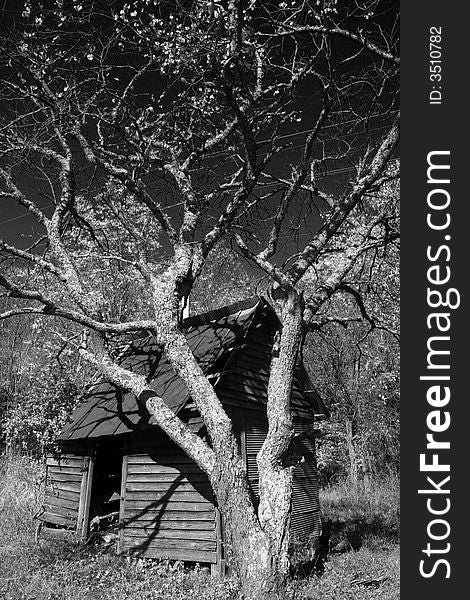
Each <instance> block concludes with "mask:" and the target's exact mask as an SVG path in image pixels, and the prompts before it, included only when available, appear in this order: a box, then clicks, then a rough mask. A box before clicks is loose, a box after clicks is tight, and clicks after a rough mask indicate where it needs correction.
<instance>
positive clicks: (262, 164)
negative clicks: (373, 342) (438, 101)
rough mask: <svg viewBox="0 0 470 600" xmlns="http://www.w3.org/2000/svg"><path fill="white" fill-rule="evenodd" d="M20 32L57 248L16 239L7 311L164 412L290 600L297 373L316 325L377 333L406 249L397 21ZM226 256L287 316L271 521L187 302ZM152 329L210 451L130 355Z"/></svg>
mask: <svg viewBox="0 0 470 600" xmlns="http://www.w3.org/2000/svg"><path fill="white" fill-rule="evenodd" d="M6 23H7V29H6V30H5V31H4V32H3V35H2V46H3V52H2V64H1V72H2V79H3V88H2V89H3V92H2V94H3V96H2V98H1V99H0V103H1V107H2V116H1V122H0V153H1V156H2V167H1V169H0V180H1V191H0V198H1V199H2V201H3V202H10V203H11V202H14V203H17V204H18V205H19V206H20V207H22V208H23V209H26V210H27V211H28V212H29V215H30V217H31V218H32V219H34V220H35V221H36V231H37V234H38V235H37V239H34V240H33V241H32V244H31V245H29V246H28V247H26V246H25V245H24V244H22V243H21V241H19V240H18V239H17V238H16V237H15V236H14V235H13V236H12V235H9V236H8V237H7V238H5V239H4V240H3V241H1V242H0V251H1V253H2V257H3V263H2V270H1V272H0V285H1V286H2V287H3V288H4V290H5V291H6V293H7V295H9V296H10V297H13V298H17V299H19V300H21V303H19V304H18V305H16V306H14V307H6V309H5V310H4V311H3V313H2V315H1V317H2V319H7V318H13V317H17V316H19V315H23V316H24V315H38V314H39V315H42V316H47V317H49V318H51V317H59V318H61V319H65V320H67V321H69V322H71V323H73V324H74V325H73V327H74V328H77V329H73V330H72V335H70V336H69V337H68V340H69V342H70V343H71V344H73V345H74V346H75V348H76V349H77V351H78V352H79V353H80V355H81V356H82V358H83V359H84V360H86V361H87V362H88V364H89V365H90V368H91V369H95V370H97V371H99V372H100V373H101V375H102V376H104V377H106V378H107V379H109V380H110V381H112V382H114V383H115V384H116V385H119V386H121V387H123V388H125V389H127V390H130V391H132V392H133V393H134V394H136V395H137V396H140V397H141V398H142V400H145V401H146V403H147V407H148V409H149V411H150V412H151V413H152V414H153V415H154V417H155V419H156V422H157V423H158V425H159V426H160V427H161V428H162V429H164V431H166V433H168V435H169V436H170V437H171V438H172V439H173V440H174V441H175V442H176V443H177V444H179V445H180V447H181V448H182V449H183V450H184V451H185V452H187V453H188V454H189V455H190V456H191V457H192V458H193V459H194V460H195V461H196V462H197V463H198V464H199V466H200V467H201V468H202V469H203V470H204V471H205V472H206V473H207V474H208V476H209V479H210V481H211V484H212V486H213V488H214V492H215V494H216V496H217V500H218V503H219V506H220V508H221V511H222V513H223V515H224V520H225V525H226V530H227V531H228V532H230V533H231V535H232V540H231V541H232V550H233V564H234V566H235V568H236V569H237V571H238V573H239V574H240V577H241V578H242V581H243V585H244V592H245V595H246V597H247V598H249V597H253V598H255V597H256V598H262V597H273V596H275V595H276V594H281V595H282V589H283V586H284V583H285V579H286V576H287V574H288V568H289V560H288V552H287V549H288V543H289V539H288V523H289V513H290V498H291V483H292V466H287V464H288V463H289V461H286V460H285V459H286V456H287V455H288V454H289V451H290V443H291V440H292V436H293V432H292V421H291V416H290V410H289V399H290V390H291V382H292V373H293V369H294V365H295V362H296V360H297V357H298V355H299V352H300V351H301V349H302V345H303V341H304V338H305V333H306V332H307V331H308V330H314V331H318V330H322V329H323V328H324V327H329V325H330V324H332V323H340V324H341V323H342V324H345V322H349V321H350V320H351V319H353V320H355V319H357V318H359V317H361V318H362V319H365V321H366V323H367V324H368V325H367V326H368V327H369V328H370V327H373V329H378V327H377V326H378V324H379V321H378V319H377V316H371V314H370V313H369V310H370V309H369V308H368V307H367V305H366V303H365V301H364V295H366V296H367V295H369V297H370V298H371V299H372V297H373V294H372V291H373V290H374V287H373V286H372V285H370V286H369V287H368V285H369V284H367V280H368V279H370V277H371V274H373V273H374V272H376V268H377V261H378V260H379V259H380V260H383V259H384V257H385V254H384V253H385V248H386V247H388V246H390V245H391V244H393V243H394V242H395V241H396V239H397V236H398V233H397V219H396V198H395V197H394V196H393V195H390V194H387V193H383V190H384V186H387V185H388V184H390V182H391V181H393V180H394V179H395V178H396V176H397V168H396V164H395V163H393V158H394V156H395V152H396V148H397V143H398V114H397V106H396V104H397V99H396V94H397V86H398V65H399V59H398V58H397V56H396V49H397V40H396V26H397V7H396V5H395V4H394V3H392V2H387V1H384V2H379V1H367V2H365V3H364V4H358V3H355V2H337V1H335V0H331V1H325V2H308V1H307V2H306V1H301V2H291V3H281V4H279V5H278V4H277V3H270V2H263V1H260V2H256V1H254V2H245V1H242V0H238V1H237V0H229V1H228V2H216V1H209V2H206V1H194V2H189V1H188V2H180V3H173V2H172V3H166V2H151V1H150V0H142V1H140V2H132V3H126V2H121V1H118V0H117V1H115V2H111V3H110V2H104V1H103V2H100V1H98V2H96V1H95V2H80V1H77V0H70V1H65V0H64V1H58V0H57V1H53V0H49V1H44V2H42V3H41V4H37V5H36V4H34V6H33V5H32V4H29V3H25V9H24V11H23V13H22V15H18V14H17V13H13V14H10V15H8V19H7V21H6ZM328 175H329V177H328ZM331 175H334V176H335V177H334V179H333V178H332V177H331ZM227 244H231V246H232V247H233V248H236V249H237V251H238V252H239V253H240V254H241V255H242V256H243V257H244V258H245V259H246V260H247V261H248V262H249V263H250V264H251V265H252V267H250V269H251V272H253V273H257V272H258V273H259V271H260V270H261V271H262V272H263V273H264V274H265V280H264V281H265V283H264V289H265V291H266V294H267V296H268V297H269V299H270V301H271V303H272V305H273V307H274V308H275V310H276V311H277V313H278V315H279V318H280V321H281V323H282V327H281V329H280V331H279V336H278V342H277V348H276V352H274V353H273V358H272V364H271V376H270V382H269V390H268V419H269V432H268V436H267V438H266V441H265V443H264V445H263V447H262V449H261V451H260V453H259V455H258V467H259V474H260V503H259V507H258V509H257V510H255V508H254V506H253V504H252V502H251V500H250V497H249V494H248V490H247V485H246V470H245V465H244V464H243V461H242V459H241V456H240V452H239V450H238V446H237V443H236V440H235V438H234V436H233V433H232V427H231V423H230V420H229V419H228V417H227V415H226V413H225V411H224V409H223V407H222V405H221V403H220V402H219V400H218V398H217V397H216V395H215V393H214V390H213V388H212V386H211V385H210V382H209V381H208V380H207V379H206V378H205V377H204V375H203V373H202V371H201V370H200V369H199V367H198V365H197V363H196V361H195V360H194V357H193V356H192V354H191V352H190V350H189V348H188V346H187V343H186V340H185V338H184V335H183V334H182V332H181V329H180V321H181V301H182V299H184V298H186V297H188V295H189V294H190V293H191V290H192V288H193V286H194V285H195V283H196V282H197V283H198V285H201V286H202V284H203V278H204V275H203V273H204V268H205V264H206V262H207V261H208V260H216V259H214V258H211V257H213V256H217V255H218V254H220V252H221V249H222V248H227ZM18 265H19V266H20V267H21V269H18ZM24 272H26V275H27V276H26V277H24V276H23V273H24ZM251 272H249V277H251ZM257 276H258V275H255V277H257ZM357 276H358V277H359V282H356V280H355V278H356V277H357ZM364 282H365V283H364ZM353 283H356V284H357V285H352V284H353ZM116 291H118V293H115V292H116ZM123 298H124V299H125V301H123ZM201 302H202V300H201ZM351 303H352V304H351ZM352 306H354V311H355V312H354V313H353V312H352V310H353V309H352V308H350V307H352ZM142 330H146V331H151V332H153V333H154V334H155V335H156V336H157V337H158V340H159V342H160V344H161V345H162V348H163V351H164V352H165V354H166V356H167V358H168V360H169V361H170V362H171V364H172V366H173V368H174V370H175V371H176V372H177V373H178V375H179V376H180V377H181V378H182V379H183V381H184V382H185V384H186V385H187V387H188V389H189V391H190V393H191V395H192V397H193V399H194V401H195V403H196V405H197V407H198V409H199V411H200V413H201V415H202V417H203V419H204V422H205V424H206V428H207V431H208V433H209V436H210V440H211V445H210V446H209V445H208V444H207V443H206V442H204V441H203V440H201V439H200V438H198V437H197V436H195V435H194V434H192V433H191V431H189V429H188V428H186V427H185V425H184V424H183V423H182V422H181V421H180V420H179V419H178V418H177V417H175V415H173V413H172V412H171V411H170V410H169V409H168V408H167V407H166V405H165V403H164V402H163V401H162V399H161V398H158V397H156V396H155V393H154V392H153V391H152V390H151V389H150V388H149V386H148V383H147V381H146V380H145V379H144V378H143V377H141V376H137V375H136V374H133V373H131V372H129V371H126V370H125V369H123V368H122V367H120V366H119V365H118V364H117V363H116V362H115V361H114V360H113V344H115V343H116V341H119V340H120V339H122V336H125V335H127V334H130V333H135V332H137V333H138V332H139V331H142ZM77 333H79V334H80V335H78V336H77ZM369 372H371V373H372V372H373V369H372V367H370V368H369ZM353 379H354V378H353ZM358 385H359V380H358V379H357V377H356V381H355V382H354V385H353V386H350V385H349V384H348V387H349V388H351V390H352V389H353V388H354V386H355V387H356V388H357V387H358ZM345 389H346V388H345Z"/></svg>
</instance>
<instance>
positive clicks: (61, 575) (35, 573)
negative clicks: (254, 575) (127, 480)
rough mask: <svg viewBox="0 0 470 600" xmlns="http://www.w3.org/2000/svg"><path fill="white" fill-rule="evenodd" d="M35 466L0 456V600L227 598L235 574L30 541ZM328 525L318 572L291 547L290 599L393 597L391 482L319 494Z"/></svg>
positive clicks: (37, 488) (37, 494) (38, 490)
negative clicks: (218, 576)
mask: <svg viewBox="0 0 470 600" xmlns="http://www.w3.org/2000/svg"><path fill="white" fill-rule="evenodd" d="M42 486H43V470H42V467H41V466H40V465H39V464H37V463H36V462H34V461H32V460H29V459H27V458H16V459H14V460H6V459H2V458H0V598H1V599H2V600H95V599H96V600H98V599H99V600H183V599H188V600H191V599H193V598H194V599H195V600H196V599H197V600H230V599H233V600H235V598H236V597H237V588H238V586H237V581H236V580H235V579H234V578H225V579H223V580H216V579H214V578H212V577H211V576H210V575H209V573H208V571H207V569H204V568H197V567H196V568H192V569H189V568H185V567H184V566H183V565H182V564H179V563H170V562H165V561H137V562H133V563H130V562H129V561H128V560H127V559H126V558H125V557H118V556H116V555H114V554H113V553H112V552H111V551H110V550H106V549H103V548H86V547H84V546H82V545H80V544H70V543H68V544H65V543H59V542H56V543H54V544H49V545H41V546H38V545H37V543H36V541H35V537H34V533H35V524H36V523H35V521H34V519H33V517H34V514H35V512H36V511H37V509H38V507H39V506H40V503H41V494H42ZM322 507H323V516H324V520H325V521H327V522H328V523H330V526H331V544H330V546H331V548H332V549H333V550H335V552H333V553H331V554H330V556H329V559H328V561H327V562H326V564H325V570H324V573H323V575H321V576H320V577H319V576H317V575H315V574H313V573H312V571H311V569H310V568H309V567H308V563H305V564H304V563H302V560H301V558H302V550H303V549H302V548H298V549H296V556H297V566H298V568H297V569H296V577H295V578H294V580H293V581H292V584H291V591H292V597H293V598H294V599H295V600H314V599H316V598H321V599H322V600H353V599H354V600H372V599H374V600H375V599H376V598H380V599H383V600H398V598H399V550H398V522H399V515H398V481H397V480H396V478H393V477H389V478H386V479H384V480H381V481H374V482H372V483H371V485H370V487H369V489H368V490H358V491H356V492H354V491H352V490H351V488H350V486H348V485H347V484H346V483H344V484H337V485H336V486H335V487H333V488H329V489H328V490H325V491H324V492H323V493H322Z"/></svg>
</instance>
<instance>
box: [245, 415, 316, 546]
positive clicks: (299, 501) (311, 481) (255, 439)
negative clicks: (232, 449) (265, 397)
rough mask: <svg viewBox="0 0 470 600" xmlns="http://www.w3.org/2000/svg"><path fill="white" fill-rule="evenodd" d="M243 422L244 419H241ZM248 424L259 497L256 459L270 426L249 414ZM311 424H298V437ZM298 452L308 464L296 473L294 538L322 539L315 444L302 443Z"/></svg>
mask: <svg viewBox="0 0 470 600" xmlns="http://www.w3.org/2000/svg"><path fill="white" fill-rule="evenodd" d="M239 418H241V417H239ZM243 419H244V421H245V422H246V432H245V448H246V464H247V474H248V481H249V485H250V489H251V491H252V493H253V495H254V496H255V497H259V476H258V466H257V464H256V455H257V454H258V452H259V451H260V449H261V446H262V444H263V442H264V440H265V438H266V433H267V423H266V420H265V417H264V416H263V415H262V414H259V413H258V414H256V412H255V411H245V412H244V414H243ZM307 424H308V423H306V422H296V423H295V424H294V430H295V432H296V433H299V432H300V431H303V429H305V427H306V426H307ZM298 451H299V452H300V453H301V454H302V455H303V457H304V460H303V461H302V462H301V463H299V464H298V465H297V467H296V469H295V471H294V480H293V489H292V515H291V534H292V535H294V536H299V537H301V536H305V535H312V534H313V535H319V534H320V533H321V515H320V502H319V493H318V492H319V489H318V474H317V468H316V460H315V446H314V442H312V441H310V440H304V441H301V442H298Z"/></svg>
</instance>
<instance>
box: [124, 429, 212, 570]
mask: <svg viewBox="0 0 470 600" xmlns="http://www.w3.org/2000/svg"><path fill="white" fill-rule="evenodd" d="M123 469H124V471H123V484H122V494H121V495H122V497H123V498H124V500H123V501H122V502H121V515H120V527H121V529H120V539H119V551H121V552H126V551H128V550H131V551H132V552H133V553H136V554H139V555H144V556H147V557H155V558H171V559H178V560H187V561H196V562H209V563H216V562H217V547H216V546H217V543H216V521H215V518H216V515H215V510H214V502H213V496H212V491H211V488H210V484H209V481H208V479H207V476H206V475H205V474H204V473H203V472H202V471H201V470H200V469H199V468H198V466H197V465H196V464H195V463H194V462H193V461H192V460H191V459H190V458H189V457H187V456H186V455H185V454H184V453H183V452H182V451H181V450H180V449H179V448H177V447H176V446H175V445H174V444H171V443H170V442H169V441H168V443H167V444H164V445H160V446H157V445H154V446H153V447H152V446H149V442H148V441H145V440H139V441H136V442H132V443H129V445H128V448H127V451H126V455H125V457H124V464H123Z"/></svg>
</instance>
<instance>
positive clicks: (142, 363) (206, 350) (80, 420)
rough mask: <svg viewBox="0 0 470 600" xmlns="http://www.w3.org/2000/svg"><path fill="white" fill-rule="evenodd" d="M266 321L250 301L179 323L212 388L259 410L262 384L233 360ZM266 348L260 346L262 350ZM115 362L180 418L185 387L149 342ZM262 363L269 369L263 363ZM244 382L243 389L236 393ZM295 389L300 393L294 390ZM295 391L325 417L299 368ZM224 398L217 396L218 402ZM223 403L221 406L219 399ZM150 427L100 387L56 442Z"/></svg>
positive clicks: (263, 306) (137, 410)
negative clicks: (232, 393)
mask: <svg viewBox="0 0 470 600" xmlns="http://www.w3.org/2000/svg"><path fill="white" fill-rule="evenodd" d="M266 317H268V319H267V321H269V320H270V321H271V325H272V323H273V319H274V320H275V319H276V317H275V315H274V312H273V311H272V309H271V308H270V307H269V305H268V304H267V303H266V301H265V300H263V299H262V298H258V297H255V298H250V299H248V300H243V301H241V302H237V303H236V304H232V305H231V306H227V307H224V308H221V309H217V310H214V311H211V312H208V313H205V314H202V315H198V316H194V317H190V318H189V319H186V320H185V321H184V322H183V330H184V332H185V335H186V338H187V340H188V343H189V347H190V349H191V351H192V352H193V354H194V356H195V357H196V359H197V361H198V363H199V364H200V366H201V367H202V370H203V371H204V372H205V373H206V374H208V375H209V374H213V375H214V377H216V381H215V382H214V385H215V386H216V387H217V384H218V383H219V382H221V391H223V389H224V387H225V388H228V389H229V390H230V389H231V390H232V391H233V390H235V393H236V395H237V397H238V399H240V398H243V397H246V398H247V401H248V402H254V403H256V402H258V403H259V404H263V403H265V402H266V389H263V388H266V386H265V384H264V382H263V374H262V373H261V372H258V371H256V376H257V377H260V381H261V382H262V383H261V385H260V382H256V381H253V383H252V384H250V383H249V381H250V376H251V378H252V379H255V378H256V377H255V378H253V375H252V374H250V366H249V365H248V366H246V365H245V366H244V365H243V360H240V359H239V358H240V357H239V358H237V357H235V360H233V355H234V354H235V355H236V354H237V352H236V351H237V350H238V349H240V348H244V347H245V348H246V347H248V348H249V347H250V346H251V345H252V343H251V341H250V340H251V338H252V337H253V329H254V330H256V329H257V328H261V329H263V330H267V329H269V326H268V327H266V326H264V325H263V323H264V320H266ZM271 329H272V327H271ZM250 330H251V333H249V332H250ZM255 335H256V331H255ZM268 335H269V334H268ZM266 346H267V345H266V344H264V347H266ZM268 350H269V349H268ZM269 353H270V352H269ZM238 354H239V355H240V356H243V353H240V352H238ZM250 360H251V359H250ZM119 362H120V364H121V365H122V366H123V367H126V368H128V369H131V370H132V371H134V372H136V373H140V374H145V375H146V376H147V377H148V379H149V381H150V386H151V387H152V388H153V389H154V390H155V391H156V392H157V394H158V395H159V396H160V397H162V398H163V399H164V401H165V402H166V404H167V405H168V406H169V407H170V408H171V409H172V410H173V411H174V412H175V413H179V412H180V411H181V410H182V409H183V408H185V407H187V406H188V404H190V397H189V393H188V390H187V388H186V386H185V384H184V383H183V381H182V380H181V379H180V377H179V376H178V375H176V374H175V372H174V371H173V368H172V367H171V365H170V363H169V362H168V360H167V359H166V357H165V356H163V355H162V353H161V349H160V347H159V345H158V344H157V343H156V341H155V338H154V337H153V336H148V337H146V338H143V339H138V340H134V341H133V342H131V343H130V344H129V345H128V346H127V347H126V349H125V350H124V351H123V353H122V354H121V356H120V359H119ZM245 362H246V361H245ZM265 363H266V365H267V364H268V363H267V361H266V360H265ZM234 371H237V373H236V378H235V379H236V380H238V383H237V381H235V380H234V377H233V375H234ZM265 371H266V372H265V373H264V379H266V378H267V377H268V375H269V371H267V370H266V369H265ZM243 380H244V383H243V389H235V388H237V385H238V386H239V384H240V382H241V381H243ZM230 382H231V383H230ZM247 382H248V384H247ZM224 383H225V384H226V385H225V386H224ZM296 388H300V389H297V390H296ZM250 390H251V391H252V392H253V390H254V392H253V393H252V394H251V395H250V393H249V392H250ZM294 391H296V392H297V396H299V394H300V395H301V396H302V398H303V399H304V403H305V402H306V403H307V405H309V406H310V408H311V412H312V416H313V414H316V415H317V417H318V416H321V415H323V416H328V411H327V409H326V408H325V406H324V405H323V402H322V401H321V399H320V397H319V396H318V394H317V392H316V391H315V389H314V388H313V385H312V384H311V382H310V380H309V379H308V375H307V373H306V371H305V369H304V368H303V365H299V367H298V369H297V372H296V378H295V381H294ZM229 393H230V392H229ZM225 395H226V394H225V393H222V396H225ZM219 396H220V394H219ZM225 400H226V401H227V402H228V403H230V398H228V397H227V398H225ZM222 401H223V402H224V397H222ZM152 424H153V418H152V417H151V416H150V415H149V413H148V411H147V409H146V408H145V406H144V405H143V404H140V403H139V402H138V401H137V399H136V397H135V396H134V395H133V394H131V393H129V392H123V391H122V390H120V389H119V388H117V387H116V386H114V385H113V384H110V383H108V382H105V381H102V382H100V383H98V384H96V385H95V386H93V387H92V388H91V389H90V391H89V393H88V394H87V396H86V398H85V399H84V401H83V402H82V403H81V404H80V405H79V406H78V407H77V408H76V409H75V411H74V412H73V413H72V416H71V421H70V422H69V423H68V424H67V425H66V426H65V427H64V429H63V431H62V432H61V434H60V436H59V440H61V441H66V440H78V439H84V438H91V437H92V438H96V437H102V436H111V435H119V434H123V433H129V432H131V431H135V430H136V429H141V428H145V427H148V426H151V425H152Z"/></svg>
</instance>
